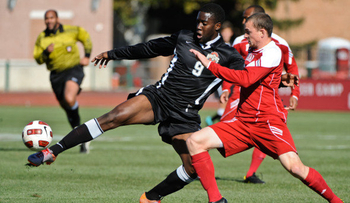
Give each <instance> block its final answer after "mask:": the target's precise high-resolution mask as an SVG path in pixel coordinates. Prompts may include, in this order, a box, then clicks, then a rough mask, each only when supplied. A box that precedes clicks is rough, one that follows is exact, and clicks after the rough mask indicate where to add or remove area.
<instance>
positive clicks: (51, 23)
mask: <svg viewBox="0 0 350 203" xmlns="http://www.w3.org/2000/svg"><path fill="white" fill-rule="evenodd" d="M45 24H46V27H47V29H49V30H54V29H56V28H57V25H58V18H57V16H56V14H55V12H53V11H48V12H47V13H46V15H45Z"/></svg>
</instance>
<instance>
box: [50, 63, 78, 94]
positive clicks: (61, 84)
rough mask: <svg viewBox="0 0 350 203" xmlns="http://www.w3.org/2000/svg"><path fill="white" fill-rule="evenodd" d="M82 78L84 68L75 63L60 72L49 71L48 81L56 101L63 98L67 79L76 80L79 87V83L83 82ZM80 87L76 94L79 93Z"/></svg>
mask: <svg viewBox="0 0 350 203" xmlns="http://www.w3.org/2000/svg"><path fill="white" fill-rule="evenodd" d="M83 78H84V69H83V66H81V65H77V66H74V67H73V68H70V69H67V70H64V71H62V72H56V71H51V73H50V82H51V87H52V90H53V92H54V93H55V95H56V98H57V100H58V101H61V100H63V99H64V88H65V85H66V82H67V81H68V80H72V81H74V82H76V83H77V84H78V85H79V87H80V85H81V83H82V82H83ZM80 91H81V88H80V89H79V92H78V94H79V93H80Z"/></svg>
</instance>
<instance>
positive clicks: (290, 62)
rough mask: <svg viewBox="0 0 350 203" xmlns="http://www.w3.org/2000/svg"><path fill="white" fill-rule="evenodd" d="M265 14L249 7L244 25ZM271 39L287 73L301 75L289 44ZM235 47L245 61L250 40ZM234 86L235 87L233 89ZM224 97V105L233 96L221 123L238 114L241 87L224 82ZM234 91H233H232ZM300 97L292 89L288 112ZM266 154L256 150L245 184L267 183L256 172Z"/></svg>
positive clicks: (296, 89)
mask: <svg viewBox="0 0 350 203" xmlns="http://www.w3.org/2000/svg"><path fill="white" fill-rule="evenodd" d="M259 12H262V13H265V10H264V8H262V7H261V6H259V5H252V6H249V7H248V8H247V9H246V10H245V11H244V12H243V21H242V24H243V25H244V23H245V21H246V19H247V18H248V17H249V16H251V15H253V14H254V13H259ZM271 39H272V40H273V41H274V42H276V44H277V45H278V46H279V47H280V48H281V50H282V57H283V59H284V69H285V71H286V72H287V73H291V74H294V75H299V71H298V66H297V64H296V61H295V58H294V56H293V53H292V50H291V49H290V48H289V45H288V43H287V42H286V41H285V40H284V39H283V38H281V37H280V36H278V35H276V34H274V33H272V35H271ZM233 47H234V48H235V49H236V50H237V51H238V52H239V53H240V54H241V55H242V57H243V58H244V59H245V58H246V57H247V55H248V50H249V44H248V40H247V39H246V38H244V35H241V36H239V37H237V38H236V39H235V40H234V42H233ZM232 86H233V87H232ZM222 87H223V91H224V94H223V97H224V98H222V99H221V102H222V103H225V102H226V101H227V99H225V97H228V95H231V96H230V97H228V101H227V102H226V103H227V105H226V108H225V111H224V113H223V115H222V117H221V119H220V120H221V121H227V120H231V119H232V118H233V117H234V116H235V113H236V110H237V105H238V103H239V92H240V87H239V86H237V85H236V86H235V85H232V84H231V83H228V82H224V83H223V85H222ZM231 90H233V91H231ZM299 95H300V90H299V86H294V87H293V88H292V89H291V97H290V99H289V106H288V107H286V109H288V110H295V109H296V107H297V105H298V98H299ZM265 157H266V154H265V153H263V152H261V151H260V150H259V149H257V148H254V150H253V153H252V160H251V163H250V167H249V170H248V171H247V174H246V175H245V176H244V182H245V183H265V182H264V181H262V180H260V179H259V178H258V177H257V176H256V175H255V172H256V171H257V170H258V168H259V166H260V164H261V163H262V162H263V160H264V159H265Z"/></svg>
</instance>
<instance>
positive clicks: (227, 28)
mask: <svg viewBox="0 0 350 203" xmlns="http://www.w3.org/2000/svg"><path fill="white" fill-rule="evenodd" d="M233 34H234V31H233V25H232V23H231V22H229V21H225V22H224V23H223V24H222V26H221V31H220V35H221V37H222V39H223V40H224V42H225V43H226V44H227V45H229V46H231V45H232V36H233ZM223 91H228V90H223V89H222V86H220V87H219V88H218V90H217V91H216V92H215V93H214V94H215V98H217V99H218V102H219V108H218V110H217V111H216V114H215V115H213V116H207V117H206V118H205V123H206V124H207V126H209V125H212V124H213V123H214V122H216V121H219V120H220V118H221V116H222V115H223V114H224V111H225V107H226V102H225V103H224V102H221V100H220V97H221V94H222V92H223Z"/></svg>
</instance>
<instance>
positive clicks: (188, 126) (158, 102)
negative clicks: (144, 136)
mask: <svg viewBox="0 0 350 203" xmlns="http://www.w3.org/2000/svg"><path fill="white" fill-rule="evenodd" d="M141 94H142V95H145V96H146V97H147V98H148V100H149V101H150V102H151V105H152V108H153V113H154V121H153V123H150V124H151V125H155V124H157V123H159V125H158V133H159V135H160V136H161V137H162V140H163V142H166V143H168V144H171V140H172V137H173V136H175V135H180V134H185V133H192V132H196V131H198V130H200V129H201V127H200V124H201V119H200V116H199V114H198V110H197V109H191V108H188V107H187V106H179V105H178V102H176V101H171V100H170V99H169V98H167V97H166V95H164V94H163V93H162V92H161V91H160V90H159V89H157V88H156V87H155V86H154V85H149V86H146V87H144V88H141V89H140V90H139V91H138V92H137V93H134V94H130V95H129V97H128V98H131V97H134V96H137V95H141Z"/></svg>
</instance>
